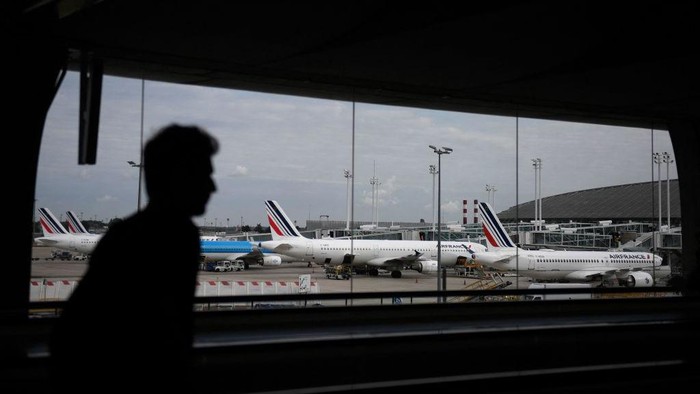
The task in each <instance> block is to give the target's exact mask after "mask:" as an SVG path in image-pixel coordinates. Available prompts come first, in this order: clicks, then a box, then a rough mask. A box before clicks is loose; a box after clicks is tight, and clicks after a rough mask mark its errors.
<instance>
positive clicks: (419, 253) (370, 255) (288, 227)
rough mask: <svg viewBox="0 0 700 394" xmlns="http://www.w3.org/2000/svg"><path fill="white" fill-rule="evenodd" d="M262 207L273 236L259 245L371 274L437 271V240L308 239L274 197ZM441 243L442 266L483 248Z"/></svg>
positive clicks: (465, 244)
mask: <svg viewBox="0 0 700 394" xmlns="http://www.w3.org/2000/svg"><path fill="white" fill-rule="evenodd" d="M265 209H266V211H267V219H268V222H269V223H270V232H271V233H272V240H271V241H262V242H260V243H259V245H260V246H261V247H263V248H265V249H268V250H270V251H273V252H275V253H283V254H285V255H289V256H292V257H295V258H298V259H300V260H303V261H307V262H311V263H316V264H322V265H325V264H329V265H337V264H352V265H355V266H365V265H366V266H368V267H369V268H370V275H371V276H376V275H378V274H379V269H380V268H381V269H385V270H389V271H391V276H392V277H393V278H400V277H401V271H402V270H404V269H413V270H416V271H418V272H421V273H433V272H437V263H438V262H437V241H410V240H375V239H332V238H322V239H311V238H306V237H304V236H302V235H301V234H300V233H299V230H297V228H296V227H295V226H294V225H293V222H292V221H291V220H289V217H287V214H286V213H285V212H284V211H283V210H282V208H281V207H280V206H279V204H278V203H277V202H276V201H273V200H267V201H265ZM440 246H441V252H440V254H441V256H440V257H441V263H442V266H444V267H454V266H455V265H456V264H458V263H460V264H461V263H464V262H466V261H467V260H469V259H471V256H472V255H473V254H474V253H475V252H477V251H484V250H486V247H485V246H484V245H481V244H477V243H465V242H449V241H445V242H440Z"/></svg>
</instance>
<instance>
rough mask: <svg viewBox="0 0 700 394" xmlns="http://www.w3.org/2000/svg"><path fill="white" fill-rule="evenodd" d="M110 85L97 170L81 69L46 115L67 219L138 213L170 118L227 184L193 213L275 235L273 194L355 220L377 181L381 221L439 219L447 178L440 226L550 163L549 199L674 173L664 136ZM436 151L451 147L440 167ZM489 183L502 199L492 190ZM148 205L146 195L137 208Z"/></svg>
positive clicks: (302, 212)
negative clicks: (83, 143) (82, 131)
mask: <svg viewBox="0 0 700 394" xmlns="http://www.w3.org/2000/svg"><path fill="white" fill-rule="evenodd" d="M142 88H143V89H142ZM102 89H103V91H102V103H101V111H100V128H99V139H98V151H97V164H95V165H78V105H79V74H78V73H75V72H69V73H68V74H67V75H66V77H65V79H64V81H63V82H62V85H61V87H60V89H59V91H58V93H57V96H56V97H55V99H54V102H53V104H52V107H51V109H50V111H49V114H48V116H47V120H46V125H45V128H44V134H43V139H42V146H41V151H40V157H39V168H38V174H37V185H36V186H37V187H36V196H35V198H36V206H37V208H38V207H47V208H49V209H50V210H51V211H52V212H53V213H54V214H55V215H56V216H58V217H59V218H60V219H64V218H65V212H66V211H68V210H72V211H75V212H77V213H78V214H79V215H81V216H82V218H83V220H101V221H109V220H110V219H112V218H115V217H126V216H128V215H130V214H132V213H134V212H135V211H136V210H137V202H138V179H139V176H138V175H139V171H138V168H135V167H131V166H130V165H129V164H128V163H127V161H130V160H131V161H134V162H136V163H139V162H140V149H141V134H142V133H143V141H144V143H145V141H147V140H148V138H149V137H150V136H151V135H152V134H153V133H154V132H155V131H156V130H158V129H159V128H161V127H163V126H165V125H167V124H169V123H173V122H175V123H182V124H192V125H198V126H200V127H203V128H204V129H206V130H208V131H209V132H210V133H211V134H212V135H213V136H215V137H216V138H217V139H218V140H219V144H220V151H219V153H218V154H217V155H216V156H214V171H215V173H214V180H215V182H216V185H217V188H218V190H217V191H216V193H215V194H214V195H213V196H212V198H211V200H210V202H209V205H208V207H207V211H206V213H205V214H204V215H202V216H201V217H197V218H195V221H196V222H197V223H198V224H199V225H209V226H211V225H218V226H227V225H228V226H237V225H240V224H245V225H250V226H255V225H257V224H262V225H263V226H265V227H266V226H268V224H267V220H266V216H265V208H264V201H265V200H268V199H273V200H277V201H278V202H279V203H280V205H281V206H282V208H283V209H284V210H285V211H286V213H287V215H288V216H289V217H290V218H291V219H292V220H294V221H296V222H297V225H299V226H302V227H303V226H304V225H305V223H306V220H308V219H311V220H319V219H320V218H322V217H323V218H324V220H326V219H325V218H326V215H327V216H328V219H329V220H340V221H347V220H348V209H347V206H348V205H347V204H348V200H349V199H350V200H351V201H352V207H353V210H352V217H353V220H355V221H372V220H373V219H374V218H375V215H374V214H373V207H374V206H373V198H372V196H373V186H372V185H371V184H370V179H371V178H376V179H377V184H378V186H377V188H376V189H375V190H376V193H377V196H378V204H377V206H376V209H375V211H376V216H378V219H379V221H382V222H384V221H388V222H418V221H419V220H421V219H424V220H425V221H426V222H428V223H430V222H432V221H433V218H434V215H435V214H434V211H436V209H435V210H434V209H433V207H434V204H437V197H435V198H433V195H434V193H435V196H436V195H437V189H438V183H439V189H440V207H441V217H442V219H441V220H442V222H443V223H451V222H461V221H462V217H463V213H462V210H463V204H462V201H463V200H468V201H469V208H468V209H469V211H470V212H471V211H472V209H473V206H472V202H473V200H475V199H476V200H480V201H490V202H492V203H493V205H494V208H495V210H496V211H497V212H500V211H503V210H505V209H508V208H509V207H511V206H514V205H516V204H522V203H524V202H527V201H532V200H534V198H535V170H534V169H533V166H532V159H534V158H540V159H541V161H542V169H541V173H540V175H541V192H542V196H543V197H547V196H552V195H556V194H561V193H567V192H572V191H577V190H585V189H590V188H597V187H604V186H613V185H620V184H628V183H636V182H646V181H651V180H652V179H653V180H657V174H658V171H660V172H661V179H662V180H665V179H666V177H667V172H666V170H667V168H666V165H665V164H662V165H661V167H659V166H657V165H656V164H654V163H653V161H652V154H653V153H654V152H668V153H669V154H670V155H671V158H672V159H673V158H674V155H673V147H672V145H671V141H670V138H669V135H668V132H667V131H665V130H651V129H637V128H627V127H613V126H603V125H595V124H584V123H569V122H557V121H545V120H537V119H530V118H517V119H516V118H514V117H502V116H490V115H479V114H469V113H458V112H449V111H435V110H425V109H417V108H407V107H394V106H383V105H374V104H365V103H355V104H354V105H353V103H352V102H346V101H334V100H325V99H324V100H322V99H313V98H305V97H297V96H285V95H275V94H268V93H257V92H250V91H242V90H230V89H217V88H206V87H197V86H188V85H177V84H168V83H161V82H154V81H141V80H135V79H125V78H116V77H109V76H106V77H105V78H104V81H103V88H102ZM142 91H143V100H142ZM142 108H143V111H142ZM142 117H143V126H142ZM353 117H354V122H353ZM428 145H435V146H437V147H449V148H452V149H453V151H452V153H451V154H443V155H440V158H439V163H438V155H437V154H436V153H435V152H434V151H433V150H432V149H431V148H429V147H428ZM353 155H354V159H353ZM438 164H439V166H440V175H439V176H434V175H432V174H430V172H429V166H430V165H435V166H438ZM344 170H348V171H350V173H351V174H352V177H351V178H346V177H345V173H344ZM668 177H669V178H670V179H676V178H677V173H676V167H675V163H670V164H669V165H668ZM348 180H350V181H351V183H350V182H348ZM487 185H489V186H491V187H493V188H495V191H494V192H491V193H489V192H488V191H487V190H486V186H487ZM144 189H145V188H144ZM146 203H147V197H146V195H145V190H144V194H143V196H142V197H141V205H142V206H145V205H146ZM470 215H471V213H470ZM469 220H470V221H471V216H469Z"/></svg>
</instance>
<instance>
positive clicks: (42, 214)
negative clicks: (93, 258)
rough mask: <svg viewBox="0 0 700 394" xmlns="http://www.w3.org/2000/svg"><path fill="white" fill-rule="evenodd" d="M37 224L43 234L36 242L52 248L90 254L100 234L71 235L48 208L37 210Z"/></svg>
mask: <svg viewBox="0 0 700 394" xmlns="http://www.w3.org/2000/svg"><path fill="white" fill-rule="evenodd" d="M39 224H40V225H41V229H42V231H43V233H44V236H43V237H38V238H36V241H37V242H39V243H41V244H44V245H47V246H52V247H54V248H58V249H62V250H68V251H71V252H78V253H82V254H90V253H92V250H93V249H94V248H95V245H97V242H98V241H99V240H100V238H101V237H102V234H71V233H69V232H68V231H67V230H66V229H65V227H63V225H62V224H61V222H59V221H58V219H56V217H55V216H54V215H53V213H52V212H51V211H50V210H49V209H48V208H39Z"/></svg>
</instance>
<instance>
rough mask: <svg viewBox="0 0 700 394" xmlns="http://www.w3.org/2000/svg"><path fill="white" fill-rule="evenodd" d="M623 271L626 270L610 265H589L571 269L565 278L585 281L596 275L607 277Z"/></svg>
mask: <svg viewBox="0 0 700 394" xmlns="http://www.w3.org/2000/svg"><path fill="white" fill-rule="evenodd" d="M625 271H628V270H620V269H616V268H610V267H591V268H586V269H582V270H578V271H573V272H571V273H570V274H568V275H566V277H565V278H566V279H568V280H573V281H586V280H593V279H595V278H597V277H604V278H605V277H609V276H610V275H614V274H616V273H619V272H625Z"/></svg>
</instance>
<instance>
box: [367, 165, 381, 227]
mask: <svg viewBox="0 0 700 394" xmlns="http://www.w3.org/2000/svg"><path fill="white" fill-rule="evenodd" d="M369 184H370V185H372V224H374V223H375V218H376V209H377V208H376V206H375V194H376V189H377V185H378V184H379V178H377V177H376V176H373V177H371V178H369ZM377 226H378V224H377Z"/></svg>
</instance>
